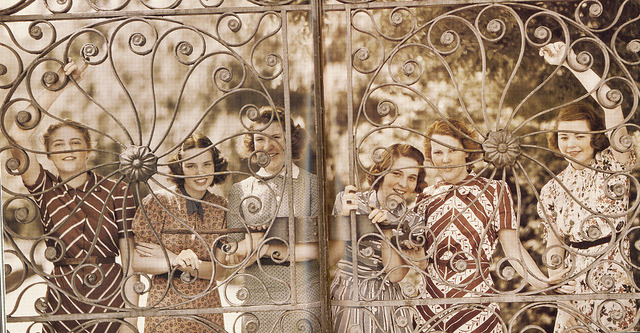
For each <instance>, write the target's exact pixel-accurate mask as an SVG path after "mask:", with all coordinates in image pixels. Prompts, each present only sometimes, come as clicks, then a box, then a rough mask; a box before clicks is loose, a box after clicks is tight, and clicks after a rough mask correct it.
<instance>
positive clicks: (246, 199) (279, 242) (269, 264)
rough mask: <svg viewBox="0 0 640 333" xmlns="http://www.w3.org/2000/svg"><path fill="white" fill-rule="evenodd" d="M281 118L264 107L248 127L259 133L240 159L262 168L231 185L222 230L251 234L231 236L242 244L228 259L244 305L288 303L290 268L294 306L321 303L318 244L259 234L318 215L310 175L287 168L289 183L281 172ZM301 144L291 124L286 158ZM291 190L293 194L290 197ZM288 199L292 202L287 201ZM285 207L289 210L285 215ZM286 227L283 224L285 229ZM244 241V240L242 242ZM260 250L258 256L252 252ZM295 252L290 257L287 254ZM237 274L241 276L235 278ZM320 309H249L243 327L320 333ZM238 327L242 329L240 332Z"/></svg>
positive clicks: (296, 154)
mask: <svg viewBox="0 0 640 333" xmlns="http://www.w3.org/2000/svg"><path fill="white" fill-rule="evenodd" d="M285 119H286V118H285V114H284V112H282V110H280V109H276V110H274V109H273V108H271V107H264V108H262V109H261V110H260V111H259V114H258V116H257V117H255V118H253V119H252V121H253V123H252V125H251V129H252V130H255V131H260V133H250V134H247V135H245V140H244V150H245V156H246V157H248V158H250V159H251V160H252V162H258V164H259V165H260V166H261V167H260V169H259V170H258V171H257V172H256V173H255V175H254V176H251V177H248V178H246V179H245V180H243V181H241V182H239V183H236V184H233V186H232V187H231V189H230V191H229V217H228V221H227V227H229V228H243V229H245V230H249V231H251V230H254V231H256V232H251V233H247V234H236V235H231V238H233V239H235V240H237V241H241V242H240V244H239V246H238V251H237V252H236V253H234V254H233V255H231V256H230V257H229V258H227V259H228V261H229V262H230V263H232V264H235V265H238V264H242V265H244V267H245V269H244V274H242V275H241V276H244V286H243V287H244V290H245V291H246V295H245V296H246V297H245V299H244V302H243V305H268V304H282V303H283V302H288V301H291V300H290V298H291V297H292V294H293V293H292V289H293V288H294V287H293V285H292V282H291V269H295V274H296V279H297V281H295V288H296V289H295V291H296V293H295V294H296V295H297V299H296V300H295V302H296V303H313V302H318V301H322V299H323V297H322V288H321V283H320V279H321V278H323V276H322V274H320V267H319V263H318V243H317V240H316V241H315V242H305V243H296V244H295V245H291V244H288V238H286V237H284V239H282V238H281V237H279V236H276V237H275V238H272V237H269V238H270V240H267V241H264V242H262V241H263V239H264V236H265V235H264V233H263V232H259V231H263V230H267V229H269V228H270V227H271V226H272V224H273V222H274V221H275V220H276V219H277V218H284V217H289V216H290V214H293V215H294V216H295V217H296V218H303V219H296V220H295V221H296V223H306V222H305V221H308V219H304V217H317V216H318V209H319V203H318V180H317V178H316V176H315V175H313V174H311V173H309V172H307V171H306V170H303V169H301V168H299V167H298V166H296V165H295V164H292V165H291V170H292V175H291V178H292V183H290V182H289V177H288V176H287V175H286V170H285V157H286V156H285V151H286V150H285V147H286V145H287V142H286V139H285V131H284V129H285V125H286V123H285ZM305 145H306V131H305V130H304V129H303V128H302V127H301V126H299V125H296V124H295V123H293V121H292V123H291V143H290V149H291V159H292V160H293V161H296V160H298V159H299V158H300V157H301V156H302V155H303V151H304V147H305ZM290 192H293V193H292V194H293V195H292V196H291V197H290V194H291V193H290ZM290 199H292V200H293V202H290ZM290 206H291V207H293V211H290ZM287 222H288V221H287ZM295 228H296V229H298V228H304V229H305V230H312V229H313V228H314V227H313V226H311V225H296V226H295ZM287 229H288V225H287ZM243 238H244V239H243ZM258 246H259V250H260V251H259V252H260V253H259V254H257V253H256V252H257V251H256V250H257V247H258ZM291 248H293V249H294V250H295V259H294V258H292V256H291ZM239 276H240V275H239ZM321 321H322V315H321V311H320V308H318V307H315V308H309V309H304V310H291V311H286V312H284V313H282V312H279V311H254V312H252V313H251V314H250V315H249V314H245V315H243V320H242V323H243V327H244V328H246V329H247V330H249V329H252V330H253V331H254V332H272V331H281V332H293V331H297V330H298V329H299V328H300V324H301V323H307V324H308V325H311V326H310V327H308V329H309V330H310V331H312V332H316V331H319V330H320V323H321ZM244 328H243V330H244Z"/></svg>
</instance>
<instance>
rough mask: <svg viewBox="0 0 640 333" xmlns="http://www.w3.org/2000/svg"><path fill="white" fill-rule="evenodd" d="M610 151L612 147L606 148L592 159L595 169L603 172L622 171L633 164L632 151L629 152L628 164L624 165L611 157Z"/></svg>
mask: <svg viewBox="0 0 640 333" xmlns="http://www.w3.org/2000/svg"><path fill="white" fill-rule="evenodd" d="M612 149H613V148H612V147H607V148H605V149H604V150H602V151H599V152H597V153H596V155H595V157H594V159H595V167H596V169H600V170H605V171H622V170H625V169H627V168H628V167H629V166H631V165H633V164H634V163H635V160H636V155H635V152H634V151H633V150H632V151H631V157H630V158H629V162H627V163H626V164H625V163H621V162H620V161H618V160H617V159H616V157H615V156H614V155H613V150H612Z"/></svg>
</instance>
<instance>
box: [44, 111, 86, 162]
mask: <svg viewBox="0 0 640 333" xmlns="http://www.w3.org/2000/svg"><path fill="white" fill-rule="evenodd" d="M63 127H69V128H72V129H74V130H76V131H78V132H80V134H81V135H82V139H83V140H84V141H85V143H86V144H87V149H91V133H89V130H88V129H87V127H86V126H84V125H83V124H81V123H79V122H77V121H74V120H70V119H63V120H62V121H61V122H59V123H55V124H51V125H49V127H47V130H46V131H45V132H44V134H42V141H43V143H44V149H45V151H46V152H47V155H49V153H51V148H50V147H49V144H51V136H52V135H53V133H55V132H56V131H57V130H59V129H61V128H63Z"/></svg>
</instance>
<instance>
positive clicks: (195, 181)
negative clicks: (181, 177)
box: [193, 178, 207, 185]
mask: <svg viewBox="0 0 640 333" xmlns="http://www.w3.org/2000/svg"><path fill="white" fill-rule="evenodd" d="M193 182H194V183H196V184H198V185H204V184H206V183H207V178H198V179H194V180H193Z"/></svg>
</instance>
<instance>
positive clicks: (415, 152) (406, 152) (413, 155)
mask: <svg viewBox="0 0 640 333" xmlns="http://www.w3.org/2000/svg"><path fill="white" fill-rule="evenodd" d="M385 150H386V153H385V154H384V157H383V158H382V161H380V162H378V163H374V164H373V165H372V166H371V168H370V169H369V174H367V181H368V182H369V184H372V188H373V190H376V191H377V190H378V188H380V185H382V182H383V181H384V178H383V179H381V180H380V181H378V182H376V179H377V178H378V177H379V176H380V175H381V174H382V173H383V172H385V171H388V170H390V169H391V167H392V166H393V163H394V162H395V160H396V159H398V158H400V157H407V158H410V159H412V160H414V161H416V162H417V163H418V167H417V168H418V180H417V183H416V188H415V190H414V192H415V193H420V192H422V190H424V188H425V187H427V182H426V181H425V180H424V179H425V177H426V174H427V172H426V171H425V169H424V168H423V167H422V166H423V165H424V154H422V152H421V151H420V150H419V149H418V148H416V147H414V146H412V145H409V144H406V143H395V144H393V145H391V146H389V147H387V148H386V149H385Z"/></svg>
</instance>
